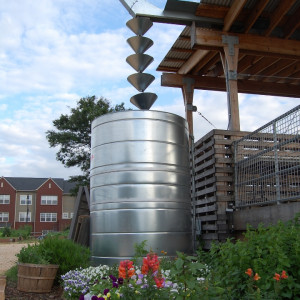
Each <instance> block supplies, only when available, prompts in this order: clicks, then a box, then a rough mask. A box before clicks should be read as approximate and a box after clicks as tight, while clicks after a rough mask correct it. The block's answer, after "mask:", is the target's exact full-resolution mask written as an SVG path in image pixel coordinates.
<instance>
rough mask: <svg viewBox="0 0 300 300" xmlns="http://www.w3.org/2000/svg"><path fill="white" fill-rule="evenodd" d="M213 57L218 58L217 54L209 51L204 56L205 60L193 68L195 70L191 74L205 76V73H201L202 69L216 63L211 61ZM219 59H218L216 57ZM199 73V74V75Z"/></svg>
mask: <svg viewBox="0 0 300 300" xmlns="http://www.w3.org/2000/svg"><path fill="white" fill-rule="evenodd" d="M215 56H218V52H215V51H210V52H209V53H208V54H207V55H206V56H205V59H202V60H201V61H199V62H198V63H197V65H196V66H195V68H194V69H193V74H194V75H205V72H204V73H203V72H202V69H203V68H204V67H205V66H207V65H208V64H209V65H210V66H211V63H212V62H213V61H214V62H216V60H212V59H213V58H214V57H215ZM218 59H219V57H218ZM199 72H200V74H199Z"/></svg>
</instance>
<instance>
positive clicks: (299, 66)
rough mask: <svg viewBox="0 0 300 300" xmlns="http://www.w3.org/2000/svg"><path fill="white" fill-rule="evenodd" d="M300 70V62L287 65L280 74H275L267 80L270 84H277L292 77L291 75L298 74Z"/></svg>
mask: <svg viewBox="0 0 300 300" xmlns="http://www.w3.org/2000/svg"><path fill="white" fill-rule="evenodd" d="M299 70H300V62H297V63H294V64H290V65H287V66H286V68H284V69H282V70H281V71H280V72H277V73H275V74H273V77H270V78H266V81H268V82H277V81H279V80H281V79H285V78H288V77H290V76H291V74H293V73H295V72H298V71H299Z"/></svg>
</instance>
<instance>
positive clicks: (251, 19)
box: [244, 0, 269, 33]
mask: <svg viewBox="0 0 300 300" xmlns="http://www.w3.org/2000/svg"><path fill="white" fill-rule="evenodd" d="M268 2H269V0H260V1H258V2H257V3H256V5H255V7H254V8H253V9H252V11H251V13H250V15H249V16H248V17H247V20H246V22H245V31H244V33H248V32H249V31H250V29H251V27H252V26H253V24H254V23H255V22H256V20H257V19H258V17H259V16H260V15H261V13H262V11H263V10H264V8H265V7H266V5H267V4H268Z"/></svg>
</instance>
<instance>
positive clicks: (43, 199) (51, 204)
mask: <svg viewBox="0 0 300 300" xmlns="http://www.w3.org/2000/svg"><path fill="white" fill-rule="evenodd" d="M74 187H75V183H71V182H68V181H66V180H64V179H62V178H27V177H0V227H4V226H9V227H11V228H13V229H18V228H20V227H22V226H24V225H31V226H32V231H33V232H35V233H36V234H41V233H45V232H47V231H62V230H64V229H65V228H67V227H68V226H70V224H71V220H72V217H73V212H74V205H75V199H76V197H75V196H72V195H71V192H70V191H71V189H72V188H74Z"/></svg>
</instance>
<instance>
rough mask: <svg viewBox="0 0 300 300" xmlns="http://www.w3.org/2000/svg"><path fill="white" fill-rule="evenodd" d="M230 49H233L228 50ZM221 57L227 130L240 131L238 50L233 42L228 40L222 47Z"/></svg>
mask: <svg viewBox="0 0 300 300" xmlns="http://www.w3.org/2000/svg"><path fill="white" fill-rule="evenodd" d="M230 48H233V49H232V50H230ZM220 55H221V60H222V63H223V68H224V74H225V76H226V89H227V103H228V129H229V130H234V131H240V114H239V100H238V85H237V66H238V57H239V48H238V47H237V45H235V44H234V42H233V41H231V42H230V40H228V41H227V42H226V44H225V45H224V54H222V53H221V54H220ZM230 74H231V75H230Z"/></svg>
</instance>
